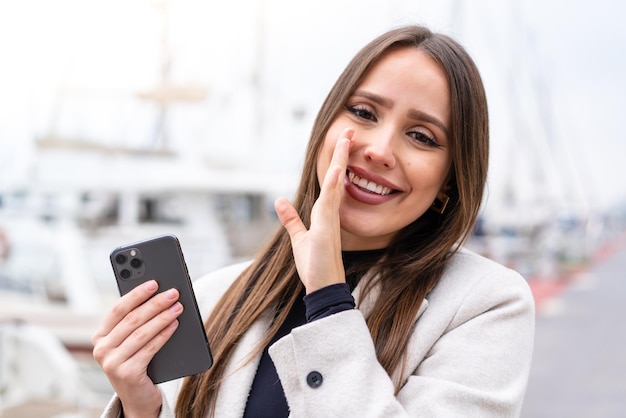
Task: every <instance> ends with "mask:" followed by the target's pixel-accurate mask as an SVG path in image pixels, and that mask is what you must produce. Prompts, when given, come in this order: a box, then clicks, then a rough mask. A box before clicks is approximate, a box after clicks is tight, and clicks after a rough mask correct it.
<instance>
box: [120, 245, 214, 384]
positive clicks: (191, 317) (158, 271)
mask: <svg viewBox="0 0 626 418" xmlns="http://www.w3.org/2000/svg"><path fill="white" fill-rule="evenodd" d="M110 259H111V265H112V266H113V271H114V273H115V278H116V280H117V285H118V288H119V291H120V295H125V294H126V293H128V292H129V291H130V290H132V289H133V288H135V287H137V286H138V285H141V284H142V283H145V282H147V281H148V280H151V279H154V280H156V281H157V283H158V284H159V290H158V291H157V293H160V292H163V291H166V290H168V289H171V288H176V289H177V290H178V292H179V293H180V298H179V301H180V303H181V304H182V305H183V307H184V309H183V313H182V314H181V315H180V316H179V318H178V321H179V325H178V328H177V329H176V331H174V334H173V335H172V336H171V338H170V339H169V340H168V341H167V342H166V343H165V345H164V346H163V347H162V348H161V349H160V350H159V351H158V352H157V353H156V355H155V356H154V358H153V359H152V361H151V362H150V364H149V365H148V376H149V377H150V379H152V381H153V382H154V383H155V384H156V383H162V382H166V381H168V380H173V379H177V378H180V377H183V376H189V375H192V374H196V373H200V372H203V371H206V370H208V369H209V368H210V367H211V366H212V365H213V357H212V355H211V350H210V348H209V342H208V339H207V337H206V333H205V330H204V324H203V323H202V318H201V316H200V311H199V310H198V304H197V303H196V298H195V295H194V293H193V288H192V284H191V279H190V278H189V273H188V271H187V265H186V264H185V260H184V257H183V253H182V250H181V247H180V243H179V241H178V238H176V237H175V236H174V235H162V236H159V237H155V238H151V239H147V240H144V241H139V242H136V243H132V244H128V245H125V246H121V247H118V248H116V249H115V250H113V252H111V256H110Z"/></svg>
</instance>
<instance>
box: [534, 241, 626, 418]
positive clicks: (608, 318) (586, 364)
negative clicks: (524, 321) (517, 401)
mask: <svg viewBox="0 0 626 418" xmlns="http://www.w3.org/2000/svg"><path fill="white" fill-rule="evenodd" d="M625 318H626V246H624V245H620V246H619V247H618V248H616V249H615V250H614V251H612V252H611V254H609V255H605V256H604V257H602V259H601V260H600V261H597V262H595V263H593V265H591V266H590V267H589V268H588V269H586V270H585V271H583V272H581V273H579V274H577V275H575V276H574V278H573V279H572V280H571V282H570V283H569V285H568V286H566V287H564V288H563V289H561V290H560V291H559V292H558V294H556V295H553V297H552V298H550V299H549V300H545V301H543V302H542V303H541V304H540V305H538V313H537V329H536V339H535V352H534V360H533V366H532V369H531V376H530V381H529V385H528V390H527V393H526V400H525V403H524V408H523V410H522V418H560V417H564V418H565V417H567V418H618V417H619V418H623V417H626V324H625V323H624V321H625Z"/></svg>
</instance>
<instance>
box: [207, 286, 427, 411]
mask: <svg viewBox="0 0 626 418" xmlns="http://www.w3.org/2000/svg"><path fill="white" fill-rule="evenodd" d="M367 278H368V277H364V278H363V279H367ZM363 283H364V280H361V281H360V282H359V285H357V287H356V288H355V289H354V292H352V295H353V296H354V299H355V301H356V302H357V306H358V307H359V310H360V311H361V312H362V313H363V316H364V317H365V318H367V316H368V315H369V314H370V313H371V311H372V309H373V307H374V303H375V302H376V299H377V298H378V297H379V296H380V286H378V285H376V286H374V288H372V290H371V291H370V293H369V294H368V295H366V296H365V297H364V298H362V300H361V293H362V290H363ZM427 308H428V300H427V299H424V301H423V302H422V304H421V306H420V308H419V311H418V312H417V315H416V317H415V321H417V320H418V319H419V317H420V316H421V315H422V313H424V311H426V309H427ZM271 320H272V316H271V315H270V314H269V313H266V314H263V315H262V316H261V317H260V318H259V319H258V320H257V321H256V322H255V323H254V324H252V326H251V327H250V329H249V330H248V332H246V333H245V334H244V335H243V337H242V338H241V341H240V343H239V344H238V346H237V348H236V349H235V351H234V352H233V357H232V359H231V361H229V364H228V366H227V368H226V370H225V372H224V376H225V379H224V381H223V382H222V384H221V386H220V391H219V393H218V395H217V400H216V405H215V408H216V409H215V416H217V417H220V418H222V417H223V418H239V417H241V416H243V413H244V410H245V406H246V402H247V398H248V394H249V392H250V388H251V387H252V382H253V381H254V376H255V374H256V371H257V368H258V366H259V361H260V360H261V355H260V354H258V355H257V356H255V358H254V359H252V361H250V362H249V363H247V364H246V362H247V361H249V360H250V358H249V354H250V353H251V352H252V351H253V350H254V349H255V348H256V347H257V345H258V344H259V343H260V342H261V340H262V339H263V337H265V335H266V334H267V330H268V329H269V327H270V324H271ZM412 339H413V338H411V340H412ZM409 344H411V342H409ZM412 360H414V359H411V358H409V359H408V361H407V364H406V365H405V367H404V369H403V370H402V372H401V373H402V382H405V381H406V380H407V379H408V376H410V375H411V373H412V371H413V370H415V368H416V367H417V364H414V363H415V361H412ZM397 372H398V373H400V371H399V370H398V371H397Z"/></svg>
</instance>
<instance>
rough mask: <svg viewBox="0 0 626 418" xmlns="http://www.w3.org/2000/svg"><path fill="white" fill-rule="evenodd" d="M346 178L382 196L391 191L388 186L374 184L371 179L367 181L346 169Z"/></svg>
mask: <svg viewBox="0 0 626 418" xmlns="http://www.w3.org/2000/svg"><path fill="white" fill-rule="evenodd" d="M348 179H349V180H350V182H352V183H354V184H356V185H357V186H359V187H361V188H363V189H366V190H369V191H370V192H372V193H376V194H379V195H382V196H385V195H388V194H389V193H391V189H390V188H389V187H385V186H381V185H380V184H376V183H374V182H373V181H367V180H366V179H362V178H360V177H359V176H357V175H356V174H354V173H353V172H352V171H348Z"/></svg>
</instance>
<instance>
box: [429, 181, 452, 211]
mask: <svg viewBox="0 0 626 418" xmlns="http://www.w3.org/2000/svg"><path fill="white" fill-rule="evenodd" d="M444 190H445V187H444V188H442V189H441V190H440V191H439V193H437V198H436V199H435V201H434V202H433V203H432V205H430V209H432V210H434V211H435V212H437V213H438V214H440V215H442V214H443V213H444V212H445V210H446V206H448V202H449V201H450V196H448V194H447V193H446V192H445V191H444Z"/></svg>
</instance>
